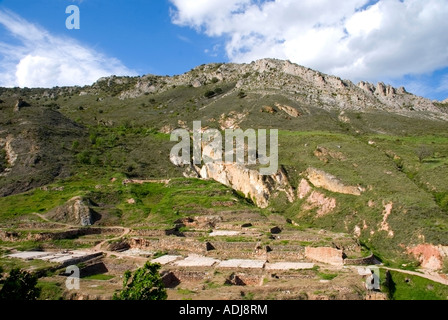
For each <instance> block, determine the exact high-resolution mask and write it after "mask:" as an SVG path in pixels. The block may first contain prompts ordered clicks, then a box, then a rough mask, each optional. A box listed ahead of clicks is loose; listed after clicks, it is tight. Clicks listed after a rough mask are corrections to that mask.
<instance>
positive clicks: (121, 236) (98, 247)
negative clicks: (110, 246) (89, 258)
mask: <svg viewBox="0 0 448 320" xmlns="http://www.w3.org/2000/svg"><path fill="white" fill-rule="evenodd" d="M110 228H112V229H121V230H123V233H122V234H121V235H120V236H118V237H115V238H112V239H106V240H103V241H101V242H100V243H98V244H97V245H96V246H95V247H94V248H93V249H92V250H93V251H104V250H101V247H102V246H103V244H105V243H106V242H108V241H116V240H120V239H122V238H124V237H125V236H127V235H128V234H129V233H131V229H130V228H125V227H110Z"/></svg>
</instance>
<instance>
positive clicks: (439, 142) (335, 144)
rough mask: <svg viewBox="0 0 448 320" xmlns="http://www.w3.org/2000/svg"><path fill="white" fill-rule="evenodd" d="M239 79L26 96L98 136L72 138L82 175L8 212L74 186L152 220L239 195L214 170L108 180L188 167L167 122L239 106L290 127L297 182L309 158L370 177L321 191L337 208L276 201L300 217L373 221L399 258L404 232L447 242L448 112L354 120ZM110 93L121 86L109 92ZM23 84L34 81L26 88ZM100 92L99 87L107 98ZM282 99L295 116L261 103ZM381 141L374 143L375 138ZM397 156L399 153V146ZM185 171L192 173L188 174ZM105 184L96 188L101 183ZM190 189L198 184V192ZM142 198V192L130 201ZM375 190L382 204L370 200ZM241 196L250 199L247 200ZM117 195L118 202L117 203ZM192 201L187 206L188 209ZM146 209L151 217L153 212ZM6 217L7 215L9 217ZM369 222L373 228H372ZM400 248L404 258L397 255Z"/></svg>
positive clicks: (288, 145)
mask: <svg viewBox="0 0 448 320" xmlns="http://www.w3.org/2000/svg"><path fill="white" fill-rule="evenodd" d="M234 86H235V83H223V82H219V83H214V84H209V85H207V86H204V87H201V88H191V87H187V86H178V87H176V88H171V89H170V90H168V91H166V92H164V93H160V94H149V95H143V96H141V97H138V98H135V99H128V100H120V99H118V97H117V95H116V94H117V93H119V91H120V89H121V88H115V89H116V90H115V89H114V88H112V89H111V88H106V87H104V88H103V89H107V92H106V91H103V92H100V94H99V95H82V96H80V95H79V91H80V90H81V89H76V92H75V94H73V95H68V94H65V95H61V96H59V97H57V98H55V99H50V98H42V99H41V98H39V100H37V99H35V98H32V97H28V98H26V99H27V100H28V101H29V102H30V103H31V104H32V105H42V106H45V105H46V106H51V107H52V108H53V107H55V106H58V109H57V110H58V111H59V112H61V113H62V114H64V115H65V116H66V117H68V118H70V119H72V120H75V121H77V122H78V123H80V124H82V125H83V126H85V127H86V128H87V130H88V135H89V137H85V138H84V137H80V138H79V141H78V145H77V146H76V147H75V146H74V145H70V146H65V147H66V148H67V149H69V150H70V152H73V153H74V154H75V160H76V162H77V164H76V166H75V167H73V172H74V173H75V175H74V176H73V177H72V178H69V179H65V180H61V181H59V182H57V183H56V184H55V186H64V187H65V189H64V191H63V192H44V191H40V190H34V191H31V192H29V193H26V194H21V195H17V196H12V197H8V198H1V199H0V208H1V209H0V210H1V216H2V218H1V219H2V221H4V222H5V221H8V219H10V218H14V217H21V216H24V215H27V214H29V213H31V212H46V211H48V210H50V209H51V208H54V207H55V206H58V205H60V204H62V203H63V202H64V201H66V200H68V199H70V198H71V197H73V196H76V195H87V196H89V197H91V198H92V199H93V200H94V201H95V202H98V203H100V204H104V205H105V206H104V208H102V209H100V210H102V213H104V214H105V217H107V218H108V219H109V220H108V221H109V223H118V224H120V223H121V224H124V225H138V224H139V223H142V222H143V221H149V220H150V221H152V222H155V223H160V224H161V225H167V224H170V223H171V222H172V221H174V220H176V217H177V215H178V214H179V215H183V214H185V215H187V214H190V213H191V211H189V210H188V206H189V205H191V204H195V205H196V206H197V207H198V208H204V209H216V210H219V208H214V207H213V204H212V202H213V201H212V200H211V199H212V198H211V196H213V197H214V198H213V199H214V201H216V199H217V198H218V197H219V200H229V199H232V198H233V197H234V196H233V195H231V191H230V190H228V189H227V188H224V187H222V186H220V185H219V184H216V183H212V182H200V183H199V182H198V185H196V182H191V181H190V180H183V179H181V180H176V182H174V183H173V184H171V185H169V186H167V187H165V186H163V185H157V184H150V185H146V186H141V187H140V186H134V187H124V186H122V185H113V184H112V185H111V184H110V182H109V180H110V178H111V177H113V176H114V175H118V176H119V177H120V178H123V177H124V176H127V177H140V178H156V179H157V178H163V179H164V178H167V177H168V178H173V177H175V178H179V177H181V176H182V171H181V170H180V169H178V168H175V167H174V166H173V165H171V163H169V161H168V155H169V151H170V149H171V147H172V146H173V145H174V143H172V142H170V141H169V136H168V135H164V134H160V133H158V130H160V129H161V128H162V127H163V126H165V125H171V126H172V127H173V128H175V127H177V126H179V121H184V122H186V124H187V126H188V127H190V128H191V127H192V121H193V120H202V122H203V126H205V125H209V126H211V127H218V124H217V122H216V121H213V120H216V119H219V118H220V117H221V116H222V115H223V114H224V115H225V116H228V115H229V114H230V112H231V111H235V112H238V113H247V114H248V116H247V117H246V118H245V120H244V121H243V122H242V123H241V126H242V127H243V128H249V127H254V128H257V127H261V128H281V129H282V132H281V135H280V145H281V146H280V159H279V160H280V163H281V165H283V166H284V167H285V168H286V169H287V171H288V174H289V176H290V180H291V183H292V185H293V187H297V185H298V183H299V181H300V178H301V176H300V173H301V172H303V171H304V170H305V169H307V168H308V167H310V166H313V167H316V168H320V169H323V170H325V171H326V172H328V173H331V174H333V175H336V176H337V177H338V178H340V179H341V180H342V181H343V182H344V183H345V184H347V185H358V184H359V185H361V186H363V187H365V188H367V190H368V191H366V192H365V193H364V194H363V195H362V196H360V197H355V196H348V195H341V194H334V193H331V192H326V191H323V193H325V194H327V195H328V196H331V197H334V198H336V199H337V202H338V207H337V210H336V212H335V213H334V214H332V215H328V216H325V217H323V218H320V219H315V218H314V216H313V214H312V212H311V213H307V212H303V211H302V210H301V204H302V203H301V202H300V201H297V202H296V203H294V204H292V205H289V204H287V203H286V202H285V201H282V199H280V200H279V201H276V202H275V203H274V205H273V209H274V210H275V211H280V212H282V213H283V214H284V215H286V216H288V217H294V218H296V219H299V220H300V222H301V223H304V224H307V225H314V226H317V227H322V228H329V229H332V230H337V231H344V232H349V233H351V232H352V231H353V229H354V227H355V225H362V224H363V222H364V220H365V221H366V224H367V225H368V228H367V229H366V230H363V232H362V241H363V242H365V243H366V244H367V245H368V246H371V247H373V249H374V250H375V251H376V252H377V253H379V254H380V256H382V257H383V258H385V259H391V260H396V261H392V263H399V262H400V259H401V258H403V257H399V255H398V251H401V249H399V248H398V246H397V245H398V244H400V243H406V244H409V243H412V242H416V241H418V240H417V237H418V236H419V235H424V236H425V238H426V241H428V242H434V243H442V244H446V241H447V239H448V235H447V232H448V227H447V221H448V218H447V211H446V208H445V207H444V205H445V203H446V202H447V201H445V202H444V199H445V196H446V194H447V192H448V185H447V180H446V179H445V177H446V173H447V157H448V135H447V131H446V123H444V122H440V121H430V120H422V119H412V118H408V117H404V116H400V115H394V114H389V113H383V112H380V111H378V112H373V111H371V112H369V113H367V112H366V113H360V112H346V116H347V117H348V118H350V123H342V122H340V121H339V120H338V115H339V112H336V111H335V112H327V111H324V110H322V109H320V108H319V106H304V105H301V104H300V103H298V102H295V101H292V100H291V99H289V98H286V97H285V96H284V95H282V93H281V92H280V91H278V90H272V91H270V92H268V93H266V94H261V93H259V92H246V94H247V96H246V97H245V98H239V97H238V92H239V90H234ZM217 87H220V88H222V89H223V93H222V94H221V95H219V96H216V97H214V98H211V99H208V98H205V97H204V93H205V92H207V91H208V90H214V89H216V88H217ZM111 93H112V94H113V95H111ZM24 94H26V92H25V93H24ZM100 98H101V99H100ZM276 102H279V103H282V104H287V105H290V106H293V107H295V108H297V109H298V110H299V111H300V112H301V114H302V116H301V117H299V118H290V117H288V116H287V115H286V114H285V113H283V112H278V113H276V114H274V115H272V114H267V113H262V112H261V108H262V107H263V106H264V105H270V106H273V105H274V104H275V103H276ZM369 140H373V141H375V143H376V144H375V145H369V144H368V141H369ZM420 145H427V146H430V147H431V148H433V149H434V151H435V155H434V157H432V158H430V159H426V160H425V161H424V162H423V163H419V161H418V159H417V157H416V155H415V149H416V148H417V147H419V146H420ZM318 146H320V147H325V148H327V149H329V150H332V151H336V152H341V153H342V154H343V155H344V157H345V160H337V159H331V158H330V159H329V162H328V163H323V162H321V161H320V160H319V159H318V158H317V157H315V156H314V154H313V153H314V151H315V150H316V148H317V147H318ZM395 155H396V156H397V157H399V158H397V157H395V159H394V156H395ZM185 181H188V183H187V185H182V183H184V182H185ZM99 184H100V185H102V186H103V188H102V189H96V188H95V186H96V185H99ZM192 192H193V193H192ZM129 198H135V199H136V200H137V204H136V205H134V206H132V205H128V204H127V203H126V200H127V199H129ZM369 200H373V201H374V202H375V205H374V206H373V207H372V208H370V207H368V206H367V203H368V202H369ZM238 201H240V204H239V205H241V206H243V207H248V206H249V205H248V204H247V203H244V202H241V199H239V200H238ZM388 202H393V203H394V209H393V212H392V214H391V216H390V217H389V220H388V222H389V224H390V227H391V229H392V230H394V232H395V237H394V238H393V239H388V238H387V237H386V233H385V232H377V229H378V228H379V225H380V223H381V221H382V219H383V216H382V211H383V209H384V204H386V203H388ZM108 206H109V207H108ZM186 208H187V209H186ZM146 219H149V220H146ZM8 222H9V221H8ZM371 231H375V233H374V234H373V235H371V233H370V232H371ZM398 258H400V259H398Z"/></svg>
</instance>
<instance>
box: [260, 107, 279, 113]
mask: <svg viewBox="0 0 448 320" xmlns="http://www.w3.org/2000/svg"><path fill="white" fill-rule="evenodd" d="M261 112H265V113H270V114H274V113H277V110H275V109H274V108H272V107H271V106H264V107H263V108H261Z"/></svg>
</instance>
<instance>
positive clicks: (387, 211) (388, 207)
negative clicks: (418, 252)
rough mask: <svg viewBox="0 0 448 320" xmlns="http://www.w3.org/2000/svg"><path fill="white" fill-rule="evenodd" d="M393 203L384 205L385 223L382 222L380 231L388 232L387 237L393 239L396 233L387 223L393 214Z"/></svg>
mask: <svg viewBox="0 0 448 320" xmlns="http://www.w3.org/2000/svg"><path fill="white" fill-rule="evenodd" d="M392 208H393V203H392V202H391V203H387V204H385V205H384V211H383V221H382V222H381V227H380V229H379V230H378V231H386V232H387V235H388V236H389V237H390V238H392V237H393V236H394V231H393V230H392V229H391V228H390V226H389V223H388V222H387V219H388V218H389V216H390V214H391V213H392Z"/></svg>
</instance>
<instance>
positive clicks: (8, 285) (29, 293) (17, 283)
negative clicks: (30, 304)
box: [0, 269, 40, 301]
mask: <svg viewBox="0 0 448 320" xmlns="http://www.w3.org/2000/svg"><path fill="white" fill-rule="evenodd" d="M36 285H37V276H35V275H33V274H31V273H29V272H26V271H22V270H20V269H13V270H11V272H10V273H9V276H8V277H7V278H6V279H5V281H4V283H3V287H2V289H1V290H0V300H8V301H30V300H37V298H39V295H40V289H39V288H37V287H36Z"/></svg>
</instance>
